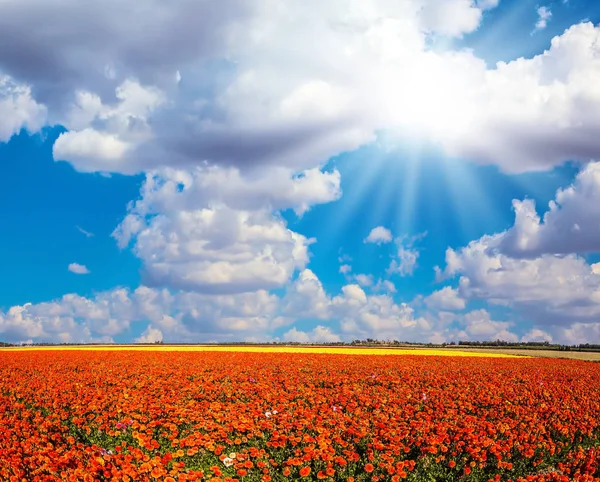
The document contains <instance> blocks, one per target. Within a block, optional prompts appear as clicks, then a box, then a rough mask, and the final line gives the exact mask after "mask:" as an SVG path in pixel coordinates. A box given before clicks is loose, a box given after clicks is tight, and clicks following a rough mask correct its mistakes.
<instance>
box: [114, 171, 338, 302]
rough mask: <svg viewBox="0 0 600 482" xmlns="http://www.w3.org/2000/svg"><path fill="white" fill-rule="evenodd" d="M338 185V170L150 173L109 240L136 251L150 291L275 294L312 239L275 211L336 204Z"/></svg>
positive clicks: (301, 264) (301, 263) (306, 255)
mask: <svg viewBox="0 0 600 482" xmlns="http://www.w3.org/2000/svg"><path fill="white" fill-rule="evenodd" d="M339 180H340V179H339V173H338V172H337V171H333V172H322V171H319V170H308V171H305V172H303V173H301V174H300V175H294V174H293V173H292V172H291V171H290V170H288V169H275V170H269V171H265V172H261V173H258V172H255V173H253V174H252V175H249V174H248V175H243V174H241V173H240V171H239V170H237V169H235V168H221V167H215V166H213V167H206V166H205V167H203V168H197V169H195V170H193V171H191V172H189V171H181V170H173V169H165V170H162V171H159V172H152V173H150V174H148V175H147V178H146V182H145V183H144V186H143V187H142V193H141V199H139V200H138V201H136V202H135V203H134V204H132V205H131V207H130V210H129V214H128V215H127V216H126V218H125V219H124V220H123V222H122V223H121V224H120V225H119V227H118V228H117V229H116V230H115V232H114V234H113V235H114V237H115V238H116V240H117V242H118V243H119V246H120V247H122V248H124V247H126V246H127V245H129V244H130V243H132V244H133V251H134V253H135V254H136V255H137V256H138V257H139V258H140V259H141V260H142V261H143V263H144V280H145V283H146V284H148V285H151V286H168V287H171V288H175V289H183V290H190V291H198V292H205V293H209V292H210V293H240V292H247V291H256V290H259V289H274V288H279V287H282V286H284V285H285V284H286V283H287V282H288V281H289V280H290V279H291V277H292V275H293V274H294V273H295V272H296V271H297V270H302V269H303V268H304V267H305V266H306V264H307V262H308V260H309V253H308V246H309V245H310V244H311V243H312V242H313V241H314V240H312V239H308V238H306V237H305V236H303V235H301V234H298V233H296V232H293V231H291V230H289V229H288V228H287V226H286V223H285V221H284V220H283V219H282V218H281V217H280V216H279V215H278V214H277V211H278V210H283V209H287V208H292V209H294V210H296V212H298V213H299V214H301V213H304V212H305V211H306V210H307V209H309V208H310V206H312V205H314V204H318V203H325V202H329V201H332V200H335V199H337V198H338V197H339V195H340V191H339ZM274 211H275V212H274Z"/></svg>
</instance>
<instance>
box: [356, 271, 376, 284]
mask: <svg viewBox="0 0 600 482" xmlns="http://www.w3.org/2000/svg"><path fill="white" fill-rule="evenodd" d="M353 278H354V281H356V282H357V283H358V284H359V285H361V286H363V287H366V286H373V275H372V274H362V273H361V274H355V275H354V276H353Z"/></svg>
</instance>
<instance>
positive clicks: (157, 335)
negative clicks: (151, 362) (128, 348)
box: [135, 326, 163, 343]
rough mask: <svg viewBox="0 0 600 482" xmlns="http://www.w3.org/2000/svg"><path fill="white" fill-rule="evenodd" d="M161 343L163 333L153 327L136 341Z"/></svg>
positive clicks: (147, 329) (149, 327)
mask: <svg viewBox="0 0 600 482" xmlns="http://www.w3.org/2000/svg"><path fill="white" fill-rule="evenodd" d="M161 341H163V334H162V331H160V330H159V329H157V328H153V327H152V326H148V328H146V329H145V330H144V332H143V333H142V334H141V336H139V337H138V338H136V340H135V342H136V343H157V342H161Z"/></svg>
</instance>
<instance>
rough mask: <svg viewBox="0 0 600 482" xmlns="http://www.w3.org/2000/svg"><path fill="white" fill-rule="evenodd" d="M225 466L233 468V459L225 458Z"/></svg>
mask: <svg viewBox="0 0 600 482" xmlns="http://www.w3.org/2000/svg"><path fill="white" fill-rule="evenodd" d="M223 464H225V467H231V466H232V465H233V459H232V458H229V457H225V458H224V459H223Z"/></svg>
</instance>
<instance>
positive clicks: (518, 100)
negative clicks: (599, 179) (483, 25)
mask: <svg viewBox="0 0 600 482" xmlns="http://www.w3.org/2000/svg"><path fill="white" fill-rule="evenodd" d="M113 3H114V2H113ZM113 3H111V2H109V3H106V2H97V1H94V2H91V3H90V4H89V5H87V6H86V9H82V8H81V6H80V5H78V4H76V2H72V1H66V2H62V3H61V5H60V6H56V5H53V7H52V8H51V9H50V8H49V7H48V6H47V5H46V4H44V3H43V2H39V1H28V2H17V1H15V0H10V1H9V2H8V3H7V2H4V5H3V16H2V19H1V20H0V32H1V33H0V44H2V45H11V46H12V47H11V48H3V49H2V50H0V67H1V68H2V70H3V71H5V72H6V73H7V74H8V75H10V76H11V77H12V78H13V79H16V81H18V82H24V83H25V84H26V85H29V86H31V94H32V95H33V97H34V98H35V99H37V102H39V103H40V105H46V106H47V107H48V113H49V118H50V121H51V122H60V123H62V124H63V125H65V126H66V127H67V128H68V129H69V132H68V133H65V134H63V136H61V138H59V139H58V140H57V142H56V145H55V149H54V151H55V157H56V158H57V159H64V160H69V161H70V162H72V163H73V164H74V165H75V166H76V167H77V169H80V170H83V171H91V170H98V171H117V172H125V173H132V172H139V171H145V170H148V169H154V168H156V167H158V166H162V165H165V164H168V165H171V166H179V167H182V168H189V167H190V166H198V165H199V163H201V162H203V161H205V160H206V161H208V162H210V163H211V164H218V165H222V166H235V167H237V168H239V169H241V170H246V169H250V168H255V167H257V166H264V165H276V166H283V167H287V168H290V169H292V170H300V171H302V170H305V169H310V168H314V167H316V166H318V165H320V164H322V163H324V162H325V161H326V160H327V159H328V158H330V157H331V156H333V155H335V154H338V153H340V152H344V151H348V150H353V149H355V148H357V147H358V146H360V145H362V144H364V143H367V142H370V141H372V140H373V139H374V138H375V133H376V132H380V131H382V130H393V131H397V132H400V133H402V134H403V135H407V136H409V137H411V136H413V135H418V136H420V137H422V138H424V139H428V140H431V141H432V142H436V143H440V144H441V145H442V146H443V147H444V148H445V149H446V150H447V152H448V153H449V154H451V155H457V156H459V157H466V158H469V159H472V160H474V161H476V162H483V163H494V164H497V165H499V166H500V167H501V168H502V169H504V170H505V171H509V172H521V171H527V170H542V169H548V168H550V167H552V166H554V165H556V164H559V163H561V162H564V161H565V160H566V159H582V160H586V161H587V160H588V159H590V158H593V157H595V156H598V154H599V151H600V145H599V143H598V139H597V136H595V134H594V133H595V132H596V131H597V130H598V127H599V126H600V117H599V116H598V115H597V114H596V113H597V112H598V111H600V109H598V106H599V103H600V96H599V94H598V89H597V87H596V84H597V82H596V81H595V79H596V78H597V77H598V69H599V68H600V67H598V65H600V64H599V63H598V58H600V57H599V56H600V54H599V50H598V49H597V47H596V46H597V44H598V42H597V38H598V35H599V31H600V30H599V28H598V27H594V25H593V24H591V23H581V24H578V25H574V26H572V27H571V28H569V29H568V30H567V31H566V32H564V33H563V34H562V35H560V36H557V37H555V38H554V39H553V40H552V43H551V45H550V46H549V49H548V50H547V51H545V52H544V53H542V54H540V55H537V56H535V57H533V58H520V59H517V60H514V61H511V62H507V63H505V62H500V63H498V65H496V66H494V67H492V68H488V67H487V66H486V64H485V62H484V61H483V60H482V59H478V58H476V57H475V56H474V55H473V53H472V52H470V51H439V52H437V51H432V50H430V49H429V48H428V44H429V43H428V40H429V38H430V37H431V36H438V37H439V36H448V37H460V36H461V35H463V34H465V33H469V32H473V31H474V30H475V29H476V28H477V27H478V26H479V24H480V22H481V17H482V11H484V10H486V9H489V8H494V7H495V6H496V5H497V1H496V0H481V1H474V0H414V1H411V2H401V3H398V2H388V1H384V0H377V1H374V2H370V3H369V4H365V3H364V2H360V1H356V0H332V1H330V2H326V3H323V2H314V1H310V2H302V3H300V4H293V5H292V4H289V5H285V6H281V5H280V6H279V8H273V7H272V5H271V2H270V1H268V0H265V1H258V2H252V3H251V4H248V3H247V2H240V1H239V0H227V1H225V2H220V3H219V4H218V5H217V4H214V5H213V4H212V3H211V2H196V3H194V4H193V5H192V4H191V3H189V2H185V1H177V2H172V3H171V4H169V8H168V9H166V10H165V8H164V6H163V5H161V4H160V3H159V2H156V1H153V0H148V2H146V4H145V7H144V8H143V9H139V8H138V7H136V6H135V5H131V6H130V5H121V4H116V3H114V4H113ZM543 12H545V13H543V15H544V16H545V19H546V20H547V19H548V18H547V17H548V12H549V11H548V10H544V11H543ZM132 17H135V18H136V22H138V23H137V24H138V25H139V29H136V30H132V29H131V28H129V25H128V24H127V23H126V22H123V21H122V20H121V19H124V18H132ZM49 19H51V21H52V22H53V25H56V29H55V30H48V29H45V28H42V25H41V23H42V22H44V23H45V22H48V21H50V20H49ZM65 19H69V21H68V22H67V21H66V20H65ZM73 19H76V21H74V20H73ZM190 19H195V20H194V21H193V22H192V21H191V20H190ZM198 19H201V20H198ZM197 22H201V24H200V25H199V24H198V23H197ZM306 25H311V28H310V29H307V28H305V26H306ZM16 26H18V27H16ZM56 32H60V35H58V34H56ZM148 32H151V34H148ZM148 35H150V37H148ZM315 38H318V39H319V42H314V40H313V39H315ZM9 40H10V41H9ZM14 45H17V46H18V48H14ZM156 45H160V46H161V47H160V48H156V47H155V46H156ZM50 46H52V49H51V51H50V50H49V48H50ZM24 59H27V60H24ZM406 65H410V66H411V68H410V69H407V68H406ZM582 105H583V106H586V108H585V109H581V108H580V107H581V106H582ZM13 118H14V119H19V118H22V117H19V116H18V115H16V116H15V115H13V116H11V119H13ZM10 122H11V124H10V126H11V127H10V128H8V129H5V131H6V132H13V131H14V130H15V129H16V128H17V127H15V126H17V125H22V124H23V121H22V120H21V121H18V120H17V121H13V120H11V121H10ZM5 135H6V134H5ZM90 146H93V148H91V147H90Z"/></svg>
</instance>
